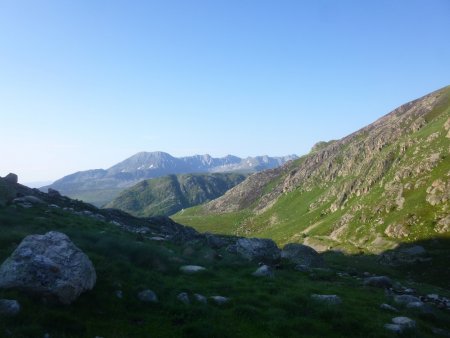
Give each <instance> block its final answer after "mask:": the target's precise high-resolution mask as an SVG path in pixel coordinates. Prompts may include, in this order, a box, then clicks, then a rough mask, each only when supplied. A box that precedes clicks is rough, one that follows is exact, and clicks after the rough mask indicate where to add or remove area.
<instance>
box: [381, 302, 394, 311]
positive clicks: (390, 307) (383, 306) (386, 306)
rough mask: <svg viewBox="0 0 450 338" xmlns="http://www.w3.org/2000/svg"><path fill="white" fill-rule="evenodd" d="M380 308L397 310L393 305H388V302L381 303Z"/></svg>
mask: <svg viewBox="0 0 450 338" xmlns="http://www.w3.org/2000/svg"><path fill="white" fill-rule="evenodd" d="M380 309H382V310H387V311H391V312H398V310H397V309H396V308H395V307H393V306H392V305H389V304H381V305H380Z"/></svg>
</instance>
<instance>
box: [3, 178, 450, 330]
mask: <svg viewBox="0 0 450 338" xmlns="http://www.w3.org/2000/svg"><path fill="white" fill-rule="evenodd" d="M0 184H1V185H0V186H2V188H3V189H2V190H1V191H0V198H1V200H3V201H6V202H5V203H3V204H2V205H0V263H2V262H4V261H5V259H7V258H8V257H9V256H10V255H11V253H12V252H13V251H14V250H15V249H16V248H17V246H18V244H19V243H20V242H21V241H22V240H23V239H24V238H25V237H26V236H28V235H30V234H44V233H46V232H48V231H59V232H63V233H64V234H66V235H67V236H69V238H70V239H71V240H72V241H73V242H74V243H75V245H77V247H79V248H80V249H81V250H82V251H83V252H84V253H85V254H86V255H87V256H88V257H89V258H90V260H91V261H92V263H93V265H94V267H95V270H96V274H97V282H96V285H95V287H94V288H93V289H92V290H91V291H89V292H87V293H83V294H82V295H81V296H80V297H79V298H78V299H77V300H76V301H74V302H73V303H72V304H71V305H61V304H58V303H55V302H54V301H51V300H49V299H47V298H45V295H44V298H41V297H40V296H38V295H30V294H28V293H26V292H24V291H22V290H19V289H5V288H0V299H2V300H3V299H8V300H11V299H14V300H16V301H18V302H19V304H20V306H21V309H20V311H19V313H18V314H16V315H13V316H8V315H4V314H3V313H2V312H0V336H5V337H45V336H50V337H110V338H127V337H130V338H131V337H133V338H134V337H148V336H149V335H151V336H153V335H155V336H157V337H170V338H174V337H195V338H198V337H224V338H226V337H230V338H231V337H243V338H244V337H245V338H248V337H258V338H260V337H261V338H265V337H267V338H271V337H298V336H299V333H300V334H301V336H302V337H348V336H349V335H350V336H352V337H374V338H375V337H376V338H383V337H385V338H388V337H392V336H393V333H391V332H390V331H388V330H386V329H385V328H384V325H385V324H386V323H390V322H391V321H392V318H393V317H394V316H395V317H397V316H408V317H409V318H412V319H413V320H414V321H415V323H416V325H417V327H416V328H415V329H411V330H406V331H405V333H404V335H403V336H405V337H434V336H435V333H436V332H439V333H441V334H442V333H443V334H444V335H445V334H447V333H448V332H449V330H450V324H449V323H450V320H449V317H450V314H449V313H448V306H450V304H448V305H445V306H444V307H442V304H441V303H433V302H432V301H430V300H432V298H431V297H426V299H427V300H428V301H429V302H428V303H426V304H425V305H424V308H423V309H415V308H408V307H407V306H406V305H401V304H399V303H398V302H397V301H396V300H395V299H396V298H395V296H396V295H397V294H396V293H394V294H391V293H389V292H388V291H387V290H384V289H382V288H375V287H370V286H367V285H364V283H363V282H362V278H364V277H367V276H368V275H369V276H372V275H379V274H383V275H388V276H390V277H391V278H392V279H393V280H394V281H395V285H396V286H395V290H396V292H406V291H403V290H411V289H413V292H414V295H417V296H419V295H427V294H431V293H432V294H434V295H436V294H437V295H439V296H438V298H440V299H448V297H449V296H450V292H449V290H446V289H445V288H446V286H448V278H449V277H448V276H449V274H448V272H449V266H448V253H449V251H448V241H445V240H439V241H435V240H433V241H425V242H421V243H416V244H420V245H423V247H424V248H425V250H426V252H427V258H428V259H431V260H432V262H433V264H429V262H428V261H427V262H421V261H417V262H414V263H413V264H406V263H405V264H404V265H400V266H399V265H397V266H395V267H392V266H390V265H384V264H381V263H380V257H378V256H374V255H355V256H352V255H342V254H340V253H338V252H328V253H326V254H322V255H321V257H322V258H323V259H324V261H325V263H326V266H327V268H317V269H315V268H312V269H310V270H302V271H298V270H296V267H295V266H294V265H293V264H291V263H290V262H288V261H286V260H283V259H282V260H281V261H279V262H278V264H277V268H276V269H275V267H274V268H273V276H271V277H256V276H254V275H252V273H253V272H254V271H255V269H257V268H258V263H257V262H254V261H253V262H252V261H248V260H247V259H244V258H242V257H240V256H238V255H237V254H234V253H232V251H231V250H230V247H227V246H221V245H218V244H220V242H221V241H225V242H226V241H230V242H231V243H234V241H235V240H236V239H235V238H234V239H233V238H231V237H229V238H228V237H223V238H221V237H214V236H212V235H210V234H209V235H207V234H204V235H202V234H199V233H197V232H195V231H194V230H193V229H189V228H187V227H183V226H182V225H179V224H176V223H174V222H172V221H170V219H168V218H164V217H156V218H136V217H133V216H131V215H128V214H126V213H124V212H121V211H118V210H113V209H97V208H96V207H94V206H92V205H89V204H85V203H83V202H80V201H75V200H71V199H69V198H67V197H62V196H60V195H59V194H57V193H56V192H54V191H52V192H51V193H50V194H44V193H42V192H39V191H37V190H33V189H29V188H27V187H25V186H21V185H18V184H17V183H15V184H10V183H8V182H4V181H3V180H2V179H1V178H0ZM17 195H20V196H22V197H20V198H19V199H15V200H14V198H15V197H16V196H17ZM212 239H213V240H212ZM211 240H212V241H211ZM408 249H410V248H409V247H408ZM399 250H400V249H399ZM387 254H388V253H387ZM43 258H44V257H39V258H38V259H36V261H37V262H41V263H40V264H41V265H42V264H43V263H46V264H48V262H45V260H44V259H43ZM186 264H189V265H191V264H196V265H201V266H203V267H205V269H206V270H204V271H203V272H200V273H198V274H184V273H182V272H181V271H180V267H182V266H184V265H186ZM44 266H48V265H44ZM52 271H53V273H57V271H56V270H52ZM435 282H436V283H437V284H435ZM149 289H150V290H152V291H153V292H154V293H155V295H156V296H157V301H155V302H144V301H143V300H141V299H139V295H140V294H141V292H142V291H143V290H149ZM397 290H398V291H397ZM409 292H410V291H409ZM181 294H184V295H187V297H188V300H189V302H185V301H181V300H180V295H181ZM195 294H197V295H203V296H204V297H205V299H206V300H204V302H200V301H197V300H196V298H195ZM318 294H319V295H335V296H336V297H339V299H340V300H341V303H340V304H327V303H326V302H323V301H319V300H317V299H316V298H315V297H313V295H318ZM218 295H220V296H223V297H226V299H228V302H227V303H225V304H217V303H216V302H215V301H214V298H211V296H213V297H214V296H218ZM444 297H447V298H444ZM181 299H185V298H181ZM44 300H45V301H44ZM381 304H392V306H395V307H397V308H398V311H399V312H398V313H395V312H390V311H392V310H389V308H388V310H386V305H385V308H380V305H381Z"/></svg>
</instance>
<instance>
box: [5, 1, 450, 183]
mask: <svg viewBox="0 0 450 338" xmlns="http://www.w3.org/2000/svg"><path fill="white" fill-rule="evenodd" d="M449 13H450V2H449V1H445V0H431V1H418V0H417V1H415V0H413V1H410V0H408V1H407V0H401V1H387V0H383V1H376V2H360V1H353V0H346V1H339V2H334V1H293V0H292V1H290V0H286V1H282V2H275V1H265V0H263V1H256V0H249V1H237V0H233V1H226V2H220V1H206V0H205V1H203V0H199V1H181V0H173V1H172V0H171V1H136V2H133V3H132V4H130V3H129V2H126V1H121V0H111V1H107V2H104V1H99V2H91V1H77V2H67V1H64V2H61V1H56V0H48V1H42V2H35V1H20V2H19V1H0V41H1V43H0V111H1V112H2V116H1V124H0V131H1V140H2V144H3V146H2V147H0V158H1V159H2V160H1V162H0V176H4V175H6V174H8V173H9V172H14V173H16V174H18V175H19V179H20V181H21V182H36V181H52V180H56V179H58V178H61V177H63V176H65V175H68V174H71V173H73V172H77V171H82V170H87V169H96V168H108V167H110V166H112V165H114V164H116V163H117V162H120V161H122V160H124V159H125V158H128V157H130V156H132V155H133V154H135V153H137V152H140V151H149V152H151V151H156V150H161V151H164V152H167V153H169V154H171V155H173V156H176V157H181V156H192V155H195V154H206V153H208V154H210V155H211V156H213V157H222V156H225V155H227V154H233V155H236V156H239V157H247V156H257V155H266V154H267V155H269V156H284V155H288V154H297V155H299V156H301V155H303V154H305V153H307V152H308V151H309V149H310V148H311V147H312V146H313V145H314V144H315V143H316V142H318V141H327V140H330V139H340V138H342V137H344V136H346V135H348V134H350V133H352V132H354V131H356V130H358V129H360V128H362V127H364V126H366V125H367V124H369V123H372V122H373V121H375V120H376V119H378V118H380V117H381V116H383V115H385V114H387V113H389V112H390V111H392V110H393V109H395V108H397V107H398V106H399V105H401V104H403V103H406V102H408V101H410V100H413V99H416V98H418V97H421V96H423V95H425V94H427V93H429V92H431V91H434V90H437V89H439V88H442V87H444V86H446V85H449V84H450V81H449V79H450V67H448V60H450V45H449V44H448V43H445V41H447V40H448V36H447V32H449V31H450V21H449V20H448V14H449Z"/></svg>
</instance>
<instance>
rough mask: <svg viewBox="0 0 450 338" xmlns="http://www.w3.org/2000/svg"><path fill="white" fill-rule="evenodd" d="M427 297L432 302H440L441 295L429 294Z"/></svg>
mask: <svg viewBox="0 0 450 338" xmlns="http://www.w3.org/2000/svg"><path fill="white" fill-rule="evenodd" d="M427 297H428V298H429V299H431V300H439V295H437V294H435V293H432V294H429V295H427Z"/></svg>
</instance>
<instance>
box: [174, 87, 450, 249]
mask: <svg viewBox="0 0 450 338" xmlns="http://www.w3.org/2000/svg"><path fill="white" fill-rule="evenodd" d="M449 151H450V87H445V88H443V89H441V90H438V91H435V92H433V93H431V94H428V95H426V96H424V97H422V98H420V99H417V100H414V101H412V102H409V103H406V104H404V105H402V106H401V107H399V108H397V109H395V110H394V111H392V112H391V113H389V114H387V115H386V116H384V117H382V118H380V119H379V120H377V121H376V122H374V123H373V124H371V125H369V126H367V127H365V128H363V129H361V130H359V131H357V132H355V133H353V134H351V135H349V136H347V137H344V138H343V139H341V140H337V141H333V142H330V143H328V144H327V143H322V144H320V146H319V147H316V149H314V151H312V152H311V153H310V154H308V155H305V156H303V157H301V158H300V159H298V160H296V161H294V162H290V163H287V164H285V165H284V166H282V167H279V168H276V169H273V170H268V171H264V172H261V173H258V174H255V175H252V176H250V177H249V178H247V179H246V180H245V181H244V182H242V183H241V184H240V185H238V186H236V187H235V188H233V189H231V190H230V191H228V192H227V193H226V194H225V195H224V196H222V197H220V198H218V199H216V200H214V201H211V202H209V203H207V204H205V205H204V206H200V207H195V208H192V209H187V210H184V212H183V213H179V214H177V215H176V216H175V217H174V219H176V220H177V221H178V222H181V223H183V224H188V225H191V226H193V227H196V228H197V229H199V230H203V231H212V232H217V233H220V232H224V233H230V234H239V235H245V236H259V237H268V238H273V239H275V240H276V241H277V242H278V243H279V244H285V243H288V242H302V243H306V244H308V245H311V246H313V247H315V248H317V249H320V250H326V249H329V248H344V249H346V250H350V251H359V250H369V251H374V252H376V251H380V250H384V249H387V248H392V247H394V246H395V245H396V244H397V243H398V242H403V241H407V242H408V241H415V240H420V239H427V238H433V237H435V236H447V237H448V236H449V233H450V216H449V210H450V202H449V200H450V179H449V176H450V156H449Z"/></svg>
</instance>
